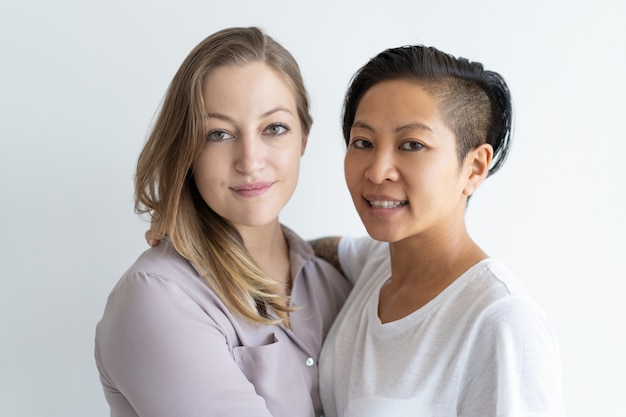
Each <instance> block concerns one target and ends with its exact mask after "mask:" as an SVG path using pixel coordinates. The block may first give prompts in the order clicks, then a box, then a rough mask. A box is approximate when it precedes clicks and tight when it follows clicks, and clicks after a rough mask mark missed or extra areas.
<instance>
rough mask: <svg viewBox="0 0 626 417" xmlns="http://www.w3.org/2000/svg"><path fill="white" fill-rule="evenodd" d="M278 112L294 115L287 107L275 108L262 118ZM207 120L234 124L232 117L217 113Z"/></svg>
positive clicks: (209, 114)
mask: <svg viewBox="0 0 626 417" xmlns="http://www.w3.org/2000/svg"><path fill="white" fill-rule="evenodd" d="M278 112H285V113H289V114H291V115H293V113H292V112H291V110H289V109H288V108H286V107H274V108H272V109H270V110H268V111H266V112H265V113H262V114H261V117H268V116H271V115H272V114H274V113H278ZM204 118H205V119H212V118H214V119H220V120H224V121H226V122H234V119H233V118H232V117H230V116H227V115H225V114H222V113H217V112H211V113H207V114H206V115H205V116H204Z"/></svg>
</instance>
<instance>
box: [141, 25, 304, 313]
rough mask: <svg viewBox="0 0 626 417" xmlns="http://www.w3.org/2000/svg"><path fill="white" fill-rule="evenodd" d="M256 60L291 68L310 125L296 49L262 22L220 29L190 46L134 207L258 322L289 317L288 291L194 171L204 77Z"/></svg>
mask: <svg viewBox="0 0 626 417" xmlns="http://www.w3.org/2000/svg"><path fill="white" fill-rule="evenodd" d="M252 62H263V63H265V64H267V65H269V66H270V67H272V68H273V69H275V70H276V71H278V72H279V73H281V74H282V75H283V76H284V78H285V80H286V82H287V83H288V84H289V86H290V87H291V89H292V91H293V94H294V96H295V99H296V105H297V109H298V116H299V118H300V122H301V124H302V130H303V132H304V134H305V135H306V134H308V133H309V131H310V129H311V124H312V122H313V120H312V118H311V115H310V114H309V99H308V96H307V92H306V89H305V88H304V82H303V80H302V75H301V73H300V68H299V67H298V64H297V62H296V60H295V59H294V58H293V56H292V55H291V54H290V53H289V52H288V51H287V50H286V49H285V48H283V47H282V46H281V45H280V44H279V43H277V42H276V41H275V40H274V39H272V38H271V37H270V36H268V35H266V34H265V33H264V32H263V31H261V30H260V29H258V28H254V27H250V28H229V29H224V30H221V31H219V32H216V33H214V34H212V35H211V36H209V37H208V38H206V39H205V40H203V41H202V42H200V43H199V44H198V45H197V46H196V47H195V48H194V49H193V50H192V51H191V52H190V53H189V55H188V56H187V58H186V59H185V60H184V61H183V63H182V65H181V66H180V68H179V69H178V71H177V72H176V75H175V76H174V78H173V80H172V82H171V84H170V86H169V88H168V90H167V92H166V95H165V98H164V100H163V104H162V106H161V109H160V112H159V114H158V117H157V119H156V120H155V124H154V127H153V129H152V131H151V133H150V136H149V137H148V140H147V142H146V144H145V146H144V148H143V150H142V152H141V155H140V156H139V161H138V162H137V172H136V176H135V211H136V212H137V213H139V214H149V215H150V216H151V221H152V233H153V235H154V237H155V238H157V239H160V238H163V237H164V236H168V237H169V238H170V240H171V242H172V244H173V245H174V248H175V249H176V250H177V251H178V253H180V254H181V255H182V256H183V257H185V258H186V259H188V260H189V261H191V262H192V263H193V264H194V265H195V266H196V268H198V270H199V271H200V272H201V274H202V275H203V277H204V279H205V280H206V281H207V282H208V283H209V285H210V286H211V287H212V288H213V290H214V291H215V292H216V294H217V295H218V296H219V297H220V298H221V300H222V301H223V302H224V303H225V304H226V306H227V307H228V308H229V309H230V310H231V311H235V312H238V313H240V314H241V315H242V316H244V317H246V318H248V319H250V320H252V321H253V322H256V323H259V324H272V323H279V322H281V321H282V322H284V323H285V324H286V325H289V320H288V314H289V312H290V311H292V309H291V308H290V307H289V302H288V301H289V300H288V296H285V295H281V294H282V292H281V291H280V287H279V286H278V284H277V283H276V281H274V280H273V279H271V278H270V277H269V276H268V275H267V274H266V273H265V272H264V271H263V270H262V269H261V268H260V267H259V266H258V265H257V263H256V262H255V261H254V260H253V259H252V258H251V256H250V254H249V253H248V251H247V250H246V248H245V246H244V243H243V240H242V238H241V236H240V235H239V233H238V232H237V230H236V229H235V228H234V227H233V226H232V225H231V224H230V223H229V222H228V221H227V220H226V219H224V218H222V217H221V216H219V215H217V214H216V213H215V212H214V211H213V210H211V208H210V207H209V206H208V205H207V204H206V203H205V202H204V200H203V199H202V197H201V196H200V193H199V192H198V189H197V187H196V184H195V182H194V179H193V175H192V172H193V168H194V162H195V160H196V158H197V157H198V155H199V154H200V151H201V150H202V148H203V146H204V144H205V141H206V139H205V132H204V125H203V116H204V112H205V111H204V100H203V96H202V85H203V82H204V80H205V79H206V77H207V75H208V74H210V73H211V71H212V70H214V69H215V68H217V67H220V66H223V65H245V64H249V63H252ZM272 312H273V314H272Z"/></svg>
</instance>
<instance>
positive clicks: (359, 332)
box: [320, 238, 564, 417]
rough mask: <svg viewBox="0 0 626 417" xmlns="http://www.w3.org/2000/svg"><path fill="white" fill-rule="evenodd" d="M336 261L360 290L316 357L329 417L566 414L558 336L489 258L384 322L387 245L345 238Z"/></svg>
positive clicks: (507, 274)
mask: <svg viewBox="0 0 626 417" xmlns="http://www.w3.org/2000/svg"><path fill="white" fill-rule="evenodd" d="M339 260H340V263H341V265H342V267H343V269H344V271H345V272H346V274H347V275H348V278H349V279H350V280H352V281H353V282H355V283H356V284H355V287H354V289H353V290H352V293H351V294H350V296H349V298H348V300H347V302H346V304H345V306H344V307H343V309H342V311H341V312H340V314H339V316H338V318H337V320H336V321H335V324H334V325H333V327H332V329H331V331H330V333H329V335H328V338H327V339H326V342H325V344H324V348H323V350H322V355H321V357H320V387H321V388H320V390H321V396H322V403H323V406H324V412H325V415H326V417H340V416H341V417H348V416H353V417H369V416H372V417H373V416H376V417H384V416H393V417H403V416H419V417H429V416H432V417H450V416H464V417H465V416H474V417H495V416H498V417H505V416H511V417H512V416H534V417H539V416H559V417H560V416H563V415H564V411H563V403H562V392H561V365H560V364H561V360H560V355H559V350H558V346H557V342H556V340H555V337H554V335H553V332H552V330H551V328H550V326H549V324H548V322H547V321H546V318H545V316H544V313H543V312H542V311H541V309H540V308H539V307H538V306H537V304H535V303H534V302H533V301H532V300H531V299H530V298H529V296H528V295H527V294H526V293H525V292H524V290H523V289H522V288H521V287H520V285H519V283H518V281H517V280H516V279H515V278H514V277H513V276H512V274H511V272H510V271H509V270H507V269H506V268H505V267H504V266H503V265H501V264H500V263H498V262H496V261H494V260H493V259H485V260H483V261H481V262H479V263H478V264H476V265H474V266H473V267H471V268H470V269H469V270H468V271H466V272H465V273H464V274H463V275H461V276H460V277H459V278H458V279H456V280H455V281H454V282H453V283H452V284H451V285H450V286H448V287H447V288H446V289H445V290H444V291H443V292H441V293H440V294H439V295H438V296H437V297H435V298H434V299H433V300H431V301H430V302H429V303H428V304H426V305H425V306H423V307H422V308H420V309H418V310H416V311H414V312H413V313H411V314H409V315H408V316H406V317H404V318H402V319H400V320H396V321H393V322H389V323H385V324H382V323H381V321H380V319H379V318H378V298H379V292H380V288H381V286H382V285H383V284H384V283H385V281H387V280H388V278H389V277H390V276H391V268H390V263H389V255H388V246H387V245H386V244H382V243H379V242H375V241H373V240H371V239H369V238H363V239H349V238H344V239H342V241H341V243H340V247H339Z"/></svg>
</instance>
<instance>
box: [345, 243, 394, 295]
mask: <svg viewBox="0 0 626 417" xmlns="http://www.w3.org/2000/svg"><path fill="white" fill-rule="evenodd" d="M387 251H388V244H387V243H385V242H379V241H377V240H374V239H372V238H371V237H369V236H364V237H342V238H341V240H340V241H339V246H338V248H337V252H338V255H339V264H340V265H341V268H342V269H343V271H344V273H345V274H346V276H347V277H348V279H349V280H350V282H352V284H353V285H354V283H356V282H357V281H358V279H359V277H360V276H361V273H362V272H363V269H364V267H365V265H366V263H367V261H368V260H369V259H371V258H373V257H378V256H385V255H386V253H387Z"/></svg>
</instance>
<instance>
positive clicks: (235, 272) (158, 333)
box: [95, 28, 350, 417]
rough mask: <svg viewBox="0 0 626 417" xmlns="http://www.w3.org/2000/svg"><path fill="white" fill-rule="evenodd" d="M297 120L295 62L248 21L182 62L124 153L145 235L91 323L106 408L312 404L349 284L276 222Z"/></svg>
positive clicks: (257, 410)
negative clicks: (326, 342) (145, 128)
mask: <svg viewBox="0 0 626 417" xmlns="http://www.w3.org/2000/svg"><path fill="white" fill-rule="evenodd" d="M311 123H312V119H311V116H310V115H309V106H308V98H307V94H306V91H305V88H304V85H303V81H302V77H301V74H300V71H299V68H298V65H297V63H296V62H295V60H294V58H293V57H292V56H291V55H290V54H289V52H288V51H286V50H285V49H284V48H283V47H282V46H281V45H279V44H278V43H277V42H275V41H274V40H273V39H272V38H271V37H269V36H267V35H266V34H264V33H263V32H262V31H260V30H259V29H257V28H231V29H225V30H222V31H220V32H217V33H215V34H213V35H211V36H209V37H208V38H207V39H205V40H204V41H202V42H201V43H200V44H199V45H198V46H196V47H195V48H194V49H193V50H192V51H191V52H190V54H189V55H188V56H187V58H186V59H185V60H184V62H183V63H182V65H181V66H180V68H179V70H178V72H177V73H176V75H175V76H174V79H173V80H172V82H171V85H170V87H169V89H168V91H167V93H166V96H165V99H164V102H163V105H162V108H161V110H160V114H159V116H158V118H157V120H156V123H155V126H154V128H153V130H152V132H151V134H150V136H149V138H148V140H147V143H146V144H145V147H144V149H143V150H142V152H141V155H140V157H139V161H138V163H137V172H136V180H135V189H136V190H135V192H136V210H137V211H138V212H139V213H142V214H149V215H150V216H151V221H152V226H151V234H152V236H153V237H154V238H156V239H160V240H161V243H160V244H159V245H158V247H154V248H150V249H149V250H147V251H146V252H145V253H143V254H142V255H141V256H140V257H139V258H138V259H137V261H136V262H135V263H134V264H133V265H132V266H131V267H130V268H129V270H128V271H127V272H126V273H125V274H124V276H123V277H122V278H121V279H120V281H119V282H118V284H117V285H116V286H115V288H114V289H113V290H112V292H111V294H110V296H109V298H108V302H107V305H106V308H105V311H104V314H103V317H102V320H101V321H100V322H99V323H98V326H97V331H96V344H95V356H96V363H97V366H98V370H99V372H100V379H101V382H102V385H103V388H104V393H105V396H106V399H107V401H108V403H109V405H110V407H111V415H112V416H118V417H134V416H149V417H174V416H176V417H182V416H186V417H192V416H212V415H228V416H273V417H280V416H285V417H287V416H288V417H294V416H319V415H321V414H322V409H321V403H320V399H319V394H318V383H317V379H318V371H317V361H318V355H319V353H320V350H321V345H322V340H323V338H324V336H325V335H326V333H327V331H328V330H329V327H330V325H331V324H332V321H333V319H334V318H335V316H336V315H337V313H338V311H339V309H340V307H341V305H342V304H343V302H344V300H345V298H346V296H347V294H348V292H349V290H350V284H349V282H348V281H347V280H346V279H345V278H344V277H343V276H342V275H341V274H340V273H339V272H337V270H336V269H334V268H333V267H332V266H331V265H330V264H329V263H327V262H326V261H323V260H321V259H320V258H317V257H315V256H314V254H313V252H312V250H311V248H310V246H309V245H308V244H307V243H306V242H304V241H303V240H302V239H300V238H299V237H298V236H297V235H296V234H294V233H293V232H292V231H290V230H289V229H288V228H286V227H284V226H282V225H281V224H280V222H279V213H280V211H281V209H282V208H283V207H284V206H285V204H286V203H287V201H288V200H289V199H290V197H291V196H292V193H293V192H294V189H295V187H296V183H297V180H298V173H299V164H300V158H301V156H302V154H303V153H304V150H305V147H306V143H307V137H308V133H309V129H310V127H311Z"/></svg>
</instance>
